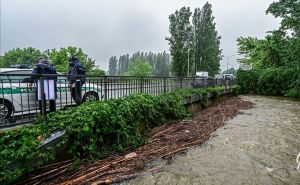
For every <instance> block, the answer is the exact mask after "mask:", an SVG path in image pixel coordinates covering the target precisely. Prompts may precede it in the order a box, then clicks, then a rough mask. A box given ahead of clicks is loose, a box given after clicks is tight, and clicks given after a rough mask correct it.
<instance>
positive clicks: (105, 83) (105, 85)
mask: <svg viewBox="0 0 300 185" xmlns="http://www.w3.org/2000/svg"><path fill="white" fill-rule="evenodd" d="M107 90H108V89H107V76H104V99H105V100H107Z"/></svg>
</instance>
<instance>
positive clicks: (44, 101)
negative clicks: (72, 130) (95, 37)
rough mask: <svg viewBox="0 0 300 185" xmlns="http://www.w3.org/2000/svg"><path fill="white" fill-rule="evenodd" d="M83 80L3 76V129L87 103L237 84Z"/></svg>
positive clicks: (112, 78) (149, 79)
mask: <svg viewBox="0 0 300 185" xmlns="http://www.w3.org/2000/svg"><path fill="white" fill-rule="evenodd" d="M76 79H77V82H76ZM80 79H82V76H74V75H73V76H69V75H60V74H59V75H33V74H5V73H1V74H0V128H1V127H2V128H3V127H9V126H14V125H18V124H25V123H30V122H32V121H33V120H34V119H35V118H36V115H38V114H42V115H46V114H47V113H48V112H50V111H55V110H58V109H64V108H65V107H70V106H71V107H72V106H78V105H80V103H81V102H85V101H99V100H100V101H101V100H105V99H110V98H120V97H124V96H128V95H130V94H132V93H148V94H153V95H159V94H163V93H167V92H173V91H176V90H179V89H188V88H193V87H199V88H201V87H203V88H206V87H211V86H226V87H229V86H230V85H233V84H234V83H235V82H234V81H233V80H224V79H206V78H175V77H138V76H86V77H84V80H80ZM74 80H75V82H74V83H70V82H71V81H72V82H73V81H74ZM76 88H77V89H78V90H76Z"/></svg>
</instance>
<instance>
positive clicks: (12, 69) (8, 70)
mask: <svg viewBox="0 0 300 185" xmlns="http://www.w3.org/2000/svg"><path fill="white" fill-rule="evenodd" d="M32 70H33V69H18V68H0V73H5V72H10V71H32Z"/></svg>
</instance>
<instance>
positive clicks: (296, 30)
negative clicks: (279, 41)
mask: <svg viewBox="0 0 300 185" xmlns="http://www.w3.org/2000/svg"><path fill="white" fill-rule="evenodd" d="M266 13H271V14H272V15H274V16H275V17H280V18H282V21H281V27H280V29H281V30H285V31H286V30H292V32H293V35H295V36H298V37H299V36H300V1H299V0H279V1H277V2H273V3H272V4H271V5H270V6H269V8H268V9H267V11H266Z"/></svg>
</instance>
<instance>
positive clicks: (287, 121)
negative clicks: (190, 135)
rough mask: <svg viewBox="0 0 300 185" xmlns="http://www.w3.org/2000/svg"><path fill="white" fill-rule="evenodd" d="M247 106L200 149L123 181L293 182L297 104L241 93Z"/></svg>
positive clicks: (299, 131) (298, 143)
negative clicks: (247, 101)
mask: <svg viewBox="0 0 300 185" xmlns="http://www.w3.org/2000/svg"><path fill="white" fill-rule="evenodd" d="M242 98H243V99H245V100H250V101H253V102H254V103H255V105H254V108H253V109H249V110H243V111H241V113H242V114H241V115H239V116H237V117H235V118H234V119H232V120H230V121H228V122H227V124H226V125H225V126H224V127H223V128H220V129H218V130H217V131H216V132H215V134H214V137H212V138H211V139H210V140H209V141H208V142H206V143H205V144H203V145H202V146H200V147H196V148H193V149H191V150H189V151H188V152H187V153H186V154H184V155H178V156H176V157H175V158H174V159H173V160H172V162H171V164H166V163H167V162H166V161H160V162H156V164H159V165H161V167H162V169H161V171H160V172H153V173H147V174H146V175H144V176H142V177H140V178H136V179H134V180H131V181H128V182H124V183H122V184H128V185H142V184H144V185H151V184H156V185H168V184H169V185H173V184H179V185H181V184H183V185H189V184H209V185H211V184H214V185H219V184H220V185H221V184H230V185H231V184H232V185H233V184H239V185H240V184H251V185H252V184H280V185H281V184H299V185H300V169H299V170H296V167H297V164H296V156H297V154H298V153H299V152H300V102H297V101H292V100H289V99H284V98H274V97H263V96H242Z"/></svg>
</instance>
